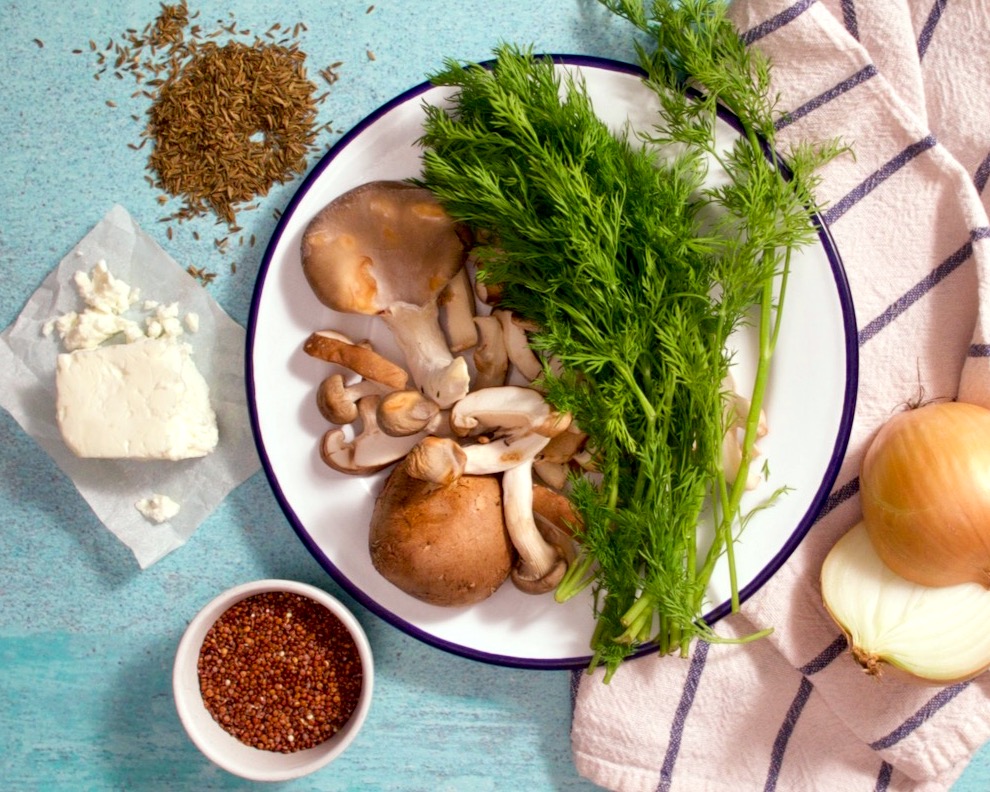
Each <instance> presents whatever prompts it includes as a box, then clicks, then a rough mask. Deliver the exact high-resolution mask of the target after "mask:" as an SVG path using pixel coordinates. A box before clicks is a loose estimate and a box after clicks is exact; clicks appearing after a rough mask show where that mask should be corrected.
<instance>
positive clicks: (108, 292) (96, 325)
mask: <svg viewBox="0 0 990 792" xmlns="http://www.w3.org/2000/svg"><path fill="white" fill-rule="evenodd" d="M73 282H74V283H75V285H76V291H77V292H78V294H79V297H80V299H81V300H82V301H83V304H84V306H85V308H84V309H83V310H82V311H80V312H77V311H69V312H68V313H66V314H63V315H62V316H60V317H58V318H57V319H55V320H53V321H51V322H47V323H45V325H44V327H43V328H42V332H43V333H44V334H45V335H51V334H52V332H58V335H59V337H60V338H61V339H62V343H63V344H64V345H65V348H66V349H68V350H69V351H72V350H76V349H95V348H96V347H98V346H100V344H102V343H104V342H106V341H108V340H109V339H111V338H113V337H114V336H116V335H119V334H123V336H124V340H125V341H127V342H128V343H130V342H132V341H136V340H137V339H138V338H141V337H142V336H143V335H144V332H143V331H142V329H141V327H140V325H138V324H137V322H134V321H132V320H130V319H126V318H124V317H123V316H122V314H123V313H124V312H126V311H127V310H128V309H129V308H130V307H131V306H132V305H134V303H136V302H137V301H138V299H139V292H138V289H135V288H131V287H130V286H129V285H128V284H126V283H124V281H122V280H118V279H117V278H115V277H114V276H113V275H112V274H111V273H110V270H109V269H108V268H107V263H106V262H105V261H103V260H102V259H101V260H100V261H98V262H96V266H95V267H93V269H92V271H91V272H89V273H87V272H86V271H85V270H79V271H78V272H77V273H76V274H75V276H74V277H73Z"/></svg>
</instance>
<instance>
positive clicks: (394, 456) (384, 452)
mask: <svg viewBox="0 0 990 792" xmlns="http://www.w3.org/2000/svg"><path fill="white" fill-rule="evenodd" d="M380 401H381V397H379V396H366V397H364V398H363V399H361V400H360V401H359V402H358V405H357V407H358V417H359V419H360V421H361V431H360V432H359V433H358V434H356V435H354V436H353V437H352V438H350V439H349V438H348V436H347V434H346V433H345V432H344V430H343V429H341V428H335V429H330V430H329V431H328V432H327V433H326V434H324V435H323V440H322V441H321V443H320V458H321V459H322V460H323V461H324V463H326V464H327V465H328V466H330V467H332V468H333V469H334V470H336V471H338V472H340V473H348V474H350V475H366V474H369V473H376V472H378V471H379V470H382V469H383V468H386V467H388V466H389V465H391V464H392V463H394V462H397V461H399V460H400V459H402V458H403V457H404V456H406V454H408V453H409V452H410V450H412V449H413V448H414V447H415V446H416V444H417V443H419V441H420V440H422V439H423V438H424V437H427V436H428V435H429V430H428V429H426V430H423V431H421V432H417V433H415V434H411V435H405V436H403V437H393V436H392V435H389V434H386V433H385V432H383V431H382V429H381V427H380V426H379V425H378V420H377V412H378V404H379V402H380Z"/></svg>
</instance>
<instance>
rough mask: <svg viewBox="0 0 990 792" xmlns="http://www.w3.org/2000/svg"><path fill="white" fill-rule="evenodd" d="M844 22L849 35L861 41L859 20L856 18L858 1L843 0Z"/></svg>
mask: <svg viewBox="0 0 990 792" xmlns="http://www.w3.org/2000/svg"><path fill="white" fill-rule="evenodd" d="M842 24H844V25H845V26H846V30H847V31H849V35H850V36H852V37H853V38H854V39H856V41H859V22H858V21H857V20H856V3H855V2H853V0H842Z"/></svg>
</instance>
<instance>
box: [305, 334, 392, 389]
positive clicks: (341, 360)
mask: <svg viewBox="0 0 990 792" xmlns="http://www.w3.org/2000/svg"><path fill="white" fill-rule="evenodd" d="M303 351H304V352H305V353H306V354H307V355H310V356H311V357H315V358H318V359H319V360H325V361H326V362H328V363H336V364H337V365H338V366H343V367H344V368H346V369H349V370H351V371H353V372H354V373H355V374H360V375H361V376H362V377H364V378H365V379H369V380H372V381H374V382H379V383H381V384H382V385H387V386H388V387H389V388H392V389H395V390H401V389H402V388H405V387H406V385H407V384H408V382H409V373H408V372H407V371H406V370H405V369H404V368H402V366H399V365H396V364H395V363H393V362H392V361H391V360H389V359H388V358H386V357H383V356H382V355H379V354H378V353H377V352H375V351H374V350H373V349H372V348H371V346H370V345H368V344H362V343H355V342H354V341H351V339H349V338H348V337H347V336H345V335H344V334H343V333H338V332H337V331H335V330H319V331H317V332H315V333H312V334H311V335H310V336H309V338H307V339H306V341H305V343H304V344H303Z"/></svg>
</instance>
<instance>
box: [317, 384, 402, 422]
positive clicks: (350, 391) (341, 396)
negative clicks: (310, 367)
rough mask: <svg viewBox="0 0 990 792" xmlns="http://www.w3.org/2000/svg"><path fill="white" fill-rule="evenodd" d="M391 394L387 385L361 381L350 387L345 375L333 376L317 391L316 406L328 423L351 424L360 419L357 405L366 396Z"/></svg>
mask: <svg viewBox="0 0 990 792" xmlns="http://www.w3.org/2000/svg"><path fill="white" fill-rule="evenodd" d="M389 392H390V391H389V388H388V386H387V385H382V384H381V383H380V382H375V381H374V380H370V379H359V380H358V381H357V382H355V383H352V384H350V385H348V384H347V383H346V382H345V381H344V375H343V374H331V375H330V376H329V377H327V378H326V379H324V380H323V382H321V383H320V387H319V388H317V390H316V406H317V408H318V409H319V411H320V414H321V415H322V416H323V417H324V418H326V419H327V420H328V421H331V422H333V423H335V424H349V423H351V422H352V421H356V420H357V418H358V406H357V403H358V402H359V401H360V400H361V399H363V398H364V397H365V396H384V395H385V394H387V393H389ZM400 392H401V391H400Z"/></svg>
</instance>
